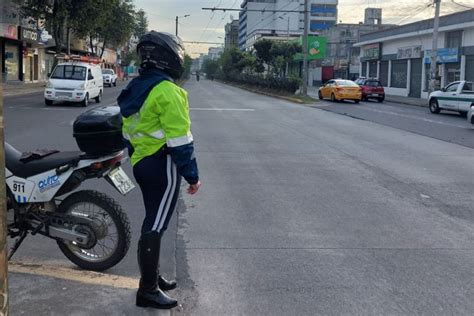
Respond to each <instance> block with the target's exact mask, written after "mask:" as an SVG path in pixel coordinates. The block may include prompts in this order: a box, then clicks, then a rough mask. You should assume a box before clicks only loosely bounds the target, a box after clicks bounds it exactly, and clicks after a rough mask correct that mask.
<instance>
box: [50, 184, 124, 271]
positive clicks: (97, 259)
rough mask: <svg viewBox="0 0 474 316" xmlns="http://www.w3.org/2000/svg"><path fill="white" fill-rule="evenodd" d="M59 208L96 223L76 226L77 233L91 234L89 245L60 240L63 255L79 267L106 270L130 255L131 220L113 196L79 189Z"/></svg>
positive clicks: (66, 212) (59, 244)
mask: <svg viewBox="0 0 474 316" xmlns="http://www.w3.org/2000/svg"><path fill="white" fill-rule="evenodd" d="M59 211H60V212H63V213H65V214H69V215H72V216H75V217H83V218H84V219H87V220H89V221H91V222H92V225H84V224H79V225H76V227H75V229H76V231H77V232H80V233H83V234H86V235H88V236H89V243H88V245H87V246H85V245H80V244H78V243H77V242H72V241H64V240H58V241H57V243H58V246H59V248H60V249H61V251H62V252H63V254H64V255H65V256H66V257H67V258H68V259H69V260H71V261H72V262H74V263H75V264H76V265H78V266H79V267H81V268H84V269H87V270H94V271H103V270H106V269H109V268H111V267H113V266H114V265H116V264H117V263H119V262H120V261H121V260H122V259H123V257H125V255H126V254H127V251H128V248H129V246H130V239H131V233H130V223H129V220H128V217H127V215H126V214H125V213H124V211H123V210H122V208H121V207H120V206H119V205H118V204H117V203H116V202H115V201H114V200H113V199H111V198H109V197H108V196H106V195H105V194H102V193H99V192H97V191H79V192H76V193H73V194H71V195H70V196H68V197H67V198H66V199H65V200H64V201H63V202H62V203H61V205H60V206H59Z"/></svg>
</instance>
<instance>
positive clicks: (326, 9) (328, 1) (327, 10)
mask: <svg viewBox="0 0 474 316" xmlns="http://www.w3.org/2000/svg"><path fill="white" fill-rule="evenodd" d="M310 3H311V4H310V8H309V9H310V11H311V13H310V21H309V32H310V34H319V33H320V32H322V31H325V30H328V29H330V28H331V27H333V26H334V25H336V24H337V16H338V11H337V5H338V0H315V1H310ZM302 9H303V6H302ZM300 18H301V20H303V21H304V16H303V15H302V14H301V15H300ZM303 25H304V24H303Z"/></svg>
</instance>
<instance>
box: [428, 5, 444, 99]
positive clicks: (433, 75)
mask: <svg viewBox="0 0 474 316" xmlns="http://www.w3.org/2000/svg"><path fill="white" fill-rule="evenodd" d="M433 2H434V5H435V17H434V21H433V46H432V48H431V65H430V85H429V92H430V93H431V92H433V91H435V89H436V67H437V59H438V30H439V11H440V8H441V0H433Z"/></svg>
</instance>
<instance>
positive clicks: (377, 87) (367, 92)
mask: <svg viewBox="0 0 474 316" xmlns="http://www.w3.org/2000/svg"><path fill="white" fill-rule="evenodd" d="M355 83H357V84H358V85H359V87H361V89H362V100H365V101H366V100H368V99H376V100H377V101H379V102H383V100H385V90H384V88H383V86H382V84H381V83H380V81H379V80H378V79H375V78H359V79H357V80H356V81H355Z"/></svg>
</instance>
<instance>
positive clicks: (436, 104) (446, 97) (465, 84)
mask: <svg viewBox="0 0 474 316" xmlns="http://www.w3.org/2000/svg"><path fill="white" fill-rule="evenodd" d="M428 100H429V108H430V112H431V113H434V114H438V113H439V112H440V111H441V110H446V111H454V112H459V114H461V115H468V116H469V115H471V117H472V115H473V114H472V110H471V108H472V107H473V106H474V82H472V81H455V82H452V83H450V84H449V85H447V86H446V87H444V88H442V89H441V90H438V91H434V92H433V93H431V94H430V96H429V98H428ZM470 122H471V123H472V119H471V120H470ZM473 124H474V123H473Z"/></svg>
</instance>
